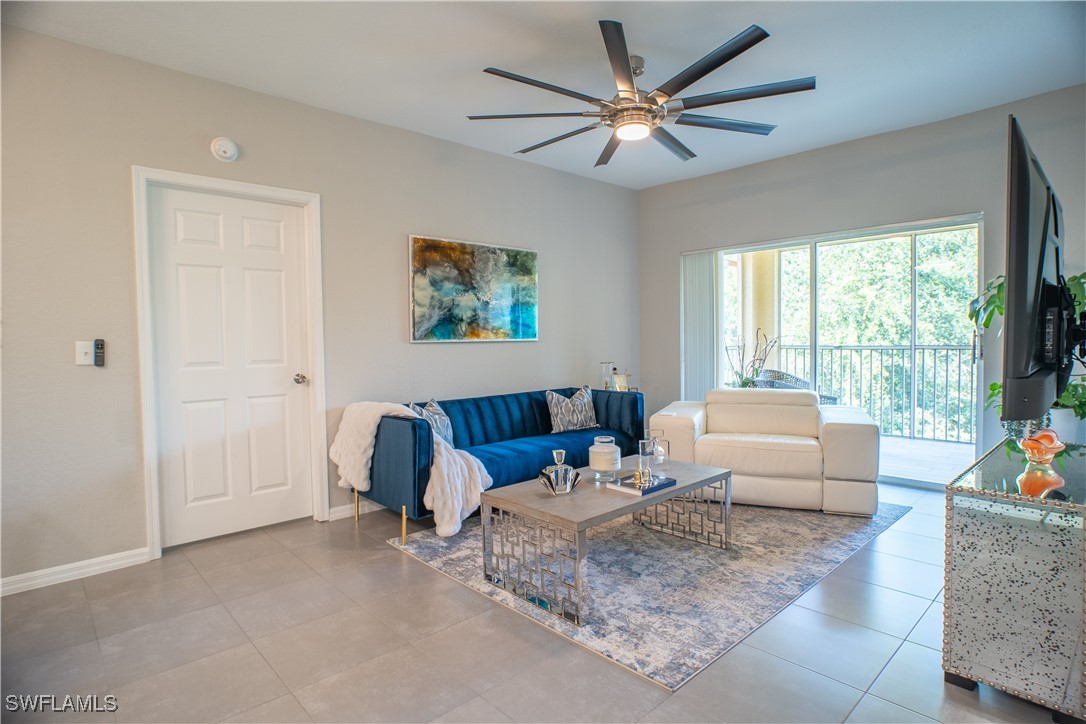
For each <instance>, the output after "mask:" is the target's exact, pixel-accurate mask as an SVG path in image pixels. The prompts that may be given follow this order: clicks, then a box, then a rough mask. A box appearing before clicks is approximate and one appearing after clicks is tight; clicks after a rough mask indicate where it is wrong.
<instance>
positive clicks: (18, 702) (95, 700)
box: [4, 694, 117, 713]
mask: <svg viewBox="0 0 1086 724" xmlns="http://www.w3.org/2000/svg"><path fill="white" fill-rule="evenodd" d="M4 708H5V709H7V710H8V711H18V712H24V713H25V712H45V711H48V712H54V713H56V712H63V711H76V712H114V711H117V697H116V696H114V695H113V694H106V695H105V696H99V695H98V694H88V695H87V696H80V695H78V694H77V695H75V696H73V695H71V694H65V695H64V696H57V695H56V694H8V695H7V696H5V697H4Z"/></svg>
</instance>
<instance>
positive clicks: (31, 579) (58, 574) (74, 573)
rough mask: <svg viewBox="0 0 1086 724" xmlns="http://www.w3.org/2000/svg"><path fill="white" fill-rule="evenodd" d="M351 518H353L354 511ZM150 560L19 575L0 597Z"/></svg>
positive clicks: (147, 555)
mask: <svg viewBox="0 0 1086 724" xmlns="http://www.w3.org/2000/svg"><path fill="white" fill-rule="evenodd" d="M351 514H352V515H353V514H354V511H353V509H352V512H351ZM149 560H151V550H150V549H149V548H136V549H135V550H130V551H123V552H121V553H110V554H109V555H108V556H101V557H100V558H91V559H90V560H87V561H76V562H75V563H65V564H64V565H62V566H53V567H52V568H43V569H42V570H40V571H30V572H29V573H19V574H17V575H14V576H8V577H7V578H3V579H0V596H7V595H8V594H10V593H20V592H22V591H29V590H32V589H34V588H42V587H43V586H51V585H53V584H54V583H64V582H65V581H74V580H76V579H78V578H86V577H87V576H93V575H95V574H98V573H105V572H106V571H115V570H117V569H118V568H125V567H127V566H134V565H137V564H139V563H146V562H147V561H149Z"/></svg>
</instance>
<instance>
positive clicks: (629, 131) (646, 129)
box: [615, 120, 652, 141]
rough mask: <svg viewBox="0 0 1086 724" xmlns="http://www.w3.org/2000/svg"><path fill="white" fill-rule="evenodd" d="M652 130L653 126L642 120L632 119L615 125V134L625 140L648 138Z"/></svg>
mask: <svg viewBox="0 0 1086 724" xmlns="http://www.w3.org/2000/svg"><path fill="white" fill-rule="evenodd" d="M651 131H652V126H650V125H649V124H648V123H646V122H645V121H641V120H630V121H626V122H625V123H621V124H619V125H617V126H615V135H616V136H618V137H619V138H621V139H622V140H623V141H640V140H641V139H642V138H648V136H649V133H650V132H651Z"/></svg>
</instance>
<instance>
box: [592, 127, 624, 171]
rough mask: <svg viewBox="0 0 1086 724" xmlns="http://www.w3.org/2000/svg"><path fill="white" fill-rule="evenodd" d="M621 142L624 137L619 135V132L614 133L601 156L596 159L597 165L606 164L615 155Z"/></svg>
mask: <svg viewBox="0 0 1086 724" xmlns="http://www.w3.org/2000/svg"><path fill="white" fill-rule="evenodd" d="M620 143H622V139H621V138H619V137H618V134H617V133H612V134H611V138H609V139H608V140H607V145H606V146H604V147H603V152H602V153H601V154H600V157H599V158H597V159H596V165H597V166H606V165H607V162H608V161H610V160H611V156H614V155H615V151H617V150H618V146H619V144H620Z"/></svg>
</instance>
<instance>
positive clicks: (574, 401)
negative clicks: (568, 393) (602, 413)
mask: <svg viewBox="0 0 1086 724" xmlns="http://www.w3.org/2000/svg"><path fill="white" fill-rule="evenodd" d="M547 408H548V409H549V410H550V412H551V432H565V431H567V430H585V429H588V428H591V427H599V423H597V422H596V408H594V407H593V406H592V390H591V389H590V388H589V387H588V385H585V386H584V387H582V388H581V389H579V390H577V391H576V392H575V393H573V397H562V395H559V394H558V393H557V392H552V391H551V390H547Z"/></svg>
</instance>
